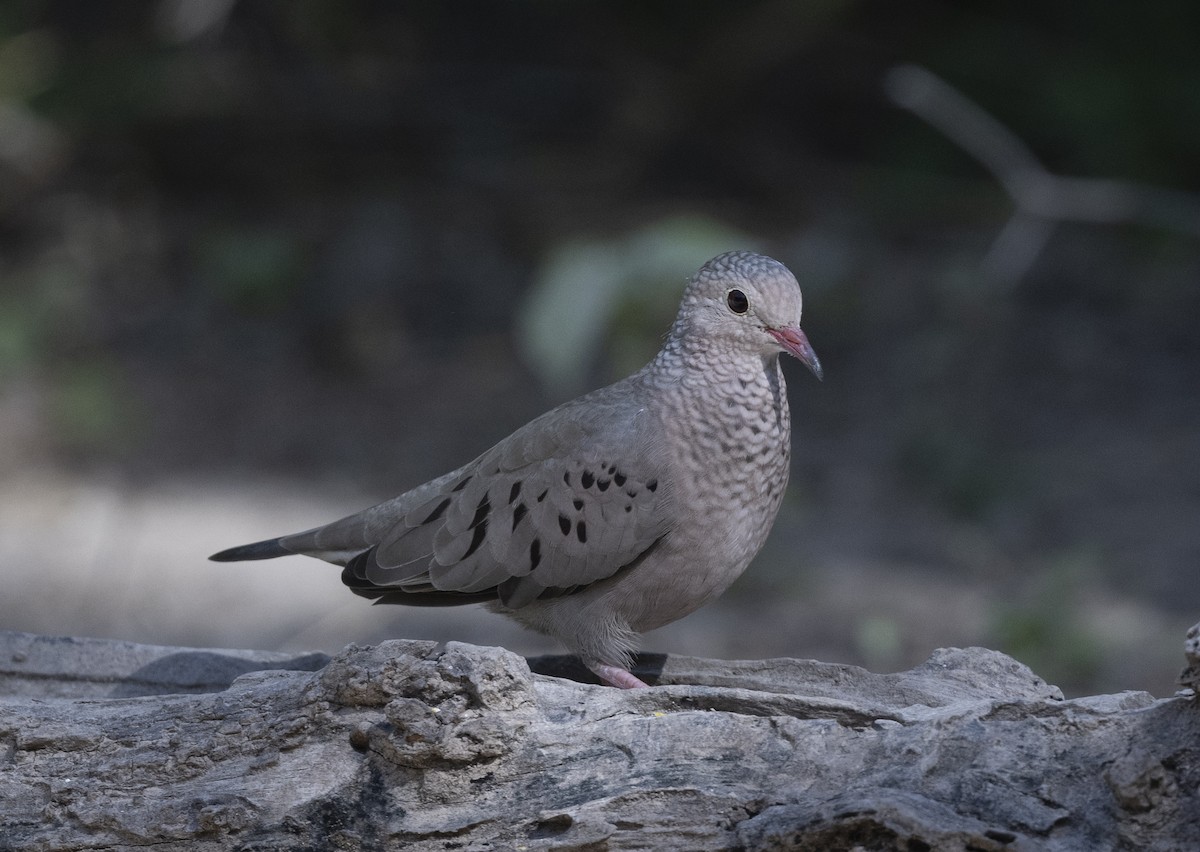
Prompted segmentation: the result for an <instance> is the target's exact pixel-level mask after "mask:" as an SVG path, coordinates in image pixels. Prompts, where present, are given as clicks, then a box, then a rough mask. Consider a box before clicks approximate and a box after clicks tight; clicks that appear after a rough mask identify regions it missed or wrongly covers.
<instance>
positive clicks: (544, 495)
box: [537, 488, 550, 503]
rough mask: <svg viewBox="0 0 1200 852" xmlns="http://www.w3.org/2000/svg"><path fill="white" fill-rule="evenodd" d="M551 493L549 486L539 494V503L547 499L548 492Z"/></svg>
mask: <svg viewBox="0 0 1200 852" xmlns="http://www.w3.org/2000/svg"><path fill="white" fill-rule="evenodd" d="M549 493H550V489H549V488H547V489H546V490H545V491H543V492H542V493H541V494H539V495H538V496H537V501H538V502H539V503H541V502H542V501H543V500H545V499H546V495H547V494H549Z"/></svg>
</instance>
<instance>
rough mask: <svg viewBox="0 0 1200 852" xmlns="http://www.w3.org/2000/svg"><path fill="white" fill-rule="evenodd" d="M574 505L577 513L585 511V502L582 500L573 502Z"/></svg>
mask: <svg viewBox="0 0 1200 852" xmlns="http://www.w3.org/2000/svg"><path fill="white" fill-rule="evenodd" d="M572 503H574V505H575V511H576V512H582V511H583V501H582V500H580V499H579V498H576V499H575V500H573V501H572Z"/></svg>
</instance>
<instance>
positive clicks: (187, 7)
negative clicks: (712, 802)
mask: <svg viewBox="0 0 1200 852" xmlns="http://www.w3.org/2000/svg"><path fill="white" fill-rule="evenodd" d="M1197 32H1200V6H1197V4H1195V3H1193V2H1188V0H1160V2H1157V3H1154V4H1151V5H1148V6H1141V7H1138V8H1137V9H1136V10H1131V9H1130V8H1129V7H1128V5H1127V4H1121V3H1115V2H1101V3H1093V4H1087V5H1083V6H1081V5H1079V4H1076V3H1068V2H1065V0H1048V2H1045V3H1041V4H1037V5H1036V7H1030V6H1028V5H1027V4H1011V3H1003V2H991V3H975V4H969V7H967V8H964V7H963V5H962V4H951V3H945V2H932V0H896V2H868V0H828V2H819V3H794V2H747V3H682V2H678V3H655V4H647V3H640V2H603V3H602V2H587V0H580V2H573V3H556V2H545V1H544V0H543V2H532V0H531V2H479V3H470V4H465V3H464V4H460V3H443V2H409V3H385V2H346V0H297V2H256V1H255V0H158V2H122V0H113V2H106V3H75V2H56V0H40V1H39V0H30V1H29V2H12V1H11V0H10V2H4V3H0V438H2V440H0V581H2V588H3V591H2V592H0V628H2V629H11V630H26V631H35V632H39V633H45V634H51V635H58V634H74V635H90V636H101V637H115V638H120V639H128V640H134V641H141V642H154V643H170V644H196V645H204V646H223V647H257V648H284V649H305V650H307V649H321V650H326V651H335V650H337V649H339V648H340V647H342V646H343V645H345V644H346V643H349V642H360V643H365V642H373V641H378V640H380V639H384V638H394V637H409V638H432V639H438V640H448V639H461V640H466V641H471V642H477V643H482V644H503V645H505V646H506V647H509V648H511V649H513V650H515V651H518V652H522V653H541V652H546V651H554V650H555V646H553V645H552V644H550V643H548V642H546V641H545V640H543V639H541V638H540V637H537V636H535V635H533V634H530V633H527V632H524V631H522V630H520V629H519V628H517V627H515V626H510V625H509V624H508V622H507V621H506V620H504V619H502V618H500V617H498V616H493V615H491V614H489V613H486V612H485V611H483V610H481V609H478V608H476V607H471V608H465V609H456V610H419V609H406V608H400V607H375V608H372V607H370V606H369V605H368V603H367V602H366V601H364V600H362V599H359V598H356V597H354V596H353V595H351V594H349V593H348V592H347V591H346V590H344V589H343V587H342V586H341V584H340V582H339V579H338V571H337V569H336V568H333V567H331V566H327V565H324V564H323V563H319V562H316V561H313V560H306V559H303V558H301V557H295V558H291V559H285V560H282V561H275V562H270V563H249V564H233V565H217V564H213V563H209V562H207V561H206V557H207V555H208V554H209V553H212V552H213V551H216V550H218V549H221V548H224V547H227V546H230V545H234V544H240V543H243V542H246V541H252V540H257V539H261V538H265V537H268V536H274V535H279V534H282V533H287V532H293V531H296V530H300V529H304V528H307V527H310V526H314V525H316V524H319V523H323V522H325V521H328V520H331V519H333V518H335V517H340V516H341V515H343V514H347V513H349V512H351V511H355V510H357V509H360V508H363V507H365V506H367V505H371V504H373V503H375V502H378V501H379V500H382V499H384V498H387V497H391V496H393V495H395V494H397V493H400V492H401V491H403V490H406V489H407V488H409V487H411V486H413V485H416V484H418V483H420V482H423V481H424V480H426V479H427V478H430V477H432V476H434V475H436V474H439V473H442V472H444V471H446V470H449V469H450V468H452V467H455V466H458V465H460V464H462V463H463V462H465V461H467V460H468V459H470V458H472V457H474V456H475V455H476V454H478V453H479V452H481V451H482V450H484V449H486V448H487V447H488V446H490V445H491V444H492V443H494V442H495V441H496V440H498V439H500V438H502V437H504V436H505V435H506V434H508V432H509V431H510V430H511V429H513V428H515V427H517V426H519V425H521V424H523V423H524V422H525V421H526V420H527V419H529V418H530V417H532V416H534V415H536V414H538V413H540V412H542V411H543V410H545V409H547V408H548V407H550V406H552V405H554V404H556V403H558V402H561V401H564V400H566V399H568V398H570V397H572V396H574V395H576V394H578V393H580V392H582V391H585V390H587V389H589V388H591V387H595V386H598V385H600V384H603V383H606V382H608V381H611V380H614V379H616V378H619V377H621V376H623V375H625V374H626V373H628V372H629V371H630V370H631V369H634V368H636V367H637V366H640V364H641V363H643V362H644V360H645V359H646V358H648V357H649V356H650V355H651V354H652V353H653V352H654V351H656V349H657V347H658V343H659V342H660V340H661V336H662V334H663V333H664V332H665V331H666V329H667V327H668V326H669V324H670V322H671V319H672V317H673V314H674V310H675V307H676V305H677V301H678V297H679V294H680V292H681V288H682V285H683V282H684V280H685V279H686V277H687V276H688V275H690V274H691V273H692V272H693V271H694V270H695V269H696V268H697V267H698V266H699V265H700V264H701V263H703V262H704V261H705V260H706V259H707V258H708V257H710V256H712V255H714V254H717V253H718V252H721V251H725V250H728V249H734V248H754V249H758V250H761V251H764V252H766V253H768V254H771V255H772V256H774V257H776V258H778V259H779V260H781V261H783V262H784V263H786V264H787V265H788V266H789V267H790V268H791V269H792V270H793V271H794V272H795V273H796V275H797V277H798V278H799V280H800V282H801V284H802V286H803V288H804V294H805V308H806V311H805V330H806V331H807V333H808V336H809V338H810V339H811V340H812V342H813V344H814V346H815V347H816V350H817V352H818V353H819V355H820V357H821V360H822V362H823V364H824V366H825V370H826V380H825V382H824V383H817V382H816V381H815V380H813V379H812V377H811V376H810V375H808V373H807V372H806V371H805V370H804V369H803V367H802V366H801V365H799V364H797V363H789V364H787V365H786V366H785V369H786V371H787V373H788V377H789V381H790V384H789V393H790V395H791V400H792V411H793V421H794V426H793V431H794V453H793V455H794V469H793V475H792V484H791V487H790V490H789V494H788V500H787V503H786V504H785V506H784V509H783V511H782V513H781V515H780V518H779V521H778V522H777V523H776V525H775V529H774V532H773V534H772V536H771V539H770V541H769V543H768V545H767V547H766V548H765V549H764V551H763V552H762V554H761V555H760V556H759V558H758V559H757V560H756V562H755V564H754V565H753V566H752V567H751V569H750V570H749V571H748V572H747V573H746V575H745V576H744V577H743V578H742V579H741V580H740V581H739V582H738V583H737V584H736V585H735V586H734V587H733V589H731V590H730V591H729V592H728V593H727V594H726V595H725V596H724V597H723V598H722V599H721V600H720V601H719V602H717V603H715V604H713V605H712V606H710V607H708V608H707V609H705V610H703V611H701V612H699V613H697V614H695V615H693V616H691V617H689V618H687V619H685V620H683V621H681V622H679V623H677V624H675V625H672V626H670V627H668V628H665V629H663V630H660V631H657V632H656V633H653V634H650V635H648V636H647V637H646V639H645V642H644V648H645V649H646V650H653V651H666V652H675V653H684V654H695V655H703V656H715V657H726V658H761V657H769V656H798V657H815V658H818V659H822V660H826V661H835V662H849V663H856V664H860V665H865V666H868V667H870V668H872V669H874V670H897V669H901V668H905V667H908V666H911V665H913V664H915V663H917V662H920V661H921V660H923V659H924V658H925V657H926V656H927V655H928V654H929V652H930V651H932V650H933V649H934V648H936V647H939V646H947V645H976V644H978V645H986V646H989V647H993V648H998V649H1001V650H1004V651H1006V652H1008V653H1011V654H1013V655H1014V656H1016V657H1017V658H1018V659H1020V660H1022V661H1023V662H1026V663H1028V664H1029V665H1031V666H1032V667H1033V668H1034V669H1035V670H1036V671H1037V672H1038V673H1039V674H1041V675H1042V676H1043V677H1045V678H1047V679H1048V680H1050V681H1052V682H1055V683H1058V684H1059V685H1060V686H1062V687H1064V689H1066V690H1067V692H1068V693H1069V694H1080V693H1085V692H1091V691H1115V690H1120V689H1129V688H1140V689H1148V690H1150V691H1151V692H1154V693H1155V694H1158V695H1169V694H1171V693H1172V692H1173V691H1174V689H1175V685H1174V678H1175V675H1176V674H1177V672H1178V670H1179V668H1180V667H1181V665H1182V658H1181V655H1180V650H1181V645H1182V641H1183V636H1184V632H1185V630H1186V628H1187V626H1188V625H1190V624H1192V623H1193V622H1195V621H1196V620H1197V618H1198V617H1200V583H1198V582H1197V569H1198V568H1200V394H1198V392H1197V390H1198V389H1200V337H1198V336H1197V333H1196V325H1197V320H1198V319H1200V51H1197V50H1196V49H1195V33H1197ZM934 75H936V76H934ZM1033 158H1036V159H1033ZM1043 167H1044V169H1045V170H1047V171H1046V172H1045V173H1043V172H1042V171H1040V169H1042V168H1043ZM1051 175H1060V176H1066V177H1069V178H1079V179H1087V180H1086V181H1059V180H1057V179H1056V178H1053V177H1051Z"/></svg>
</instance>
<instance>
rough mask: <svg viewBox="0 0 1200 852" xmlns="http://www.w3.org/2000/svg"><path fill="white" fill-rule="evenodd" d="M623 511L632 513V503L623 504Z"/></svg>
mask: <svg viewBox="0 0 1200 852" xmlns="http://www.w3.org/2000/svg"><path fill="white" fill-rule="evenodd" d="M625 511H626V512H632V511H633V504H632V503H626V504H625Z"/></svg>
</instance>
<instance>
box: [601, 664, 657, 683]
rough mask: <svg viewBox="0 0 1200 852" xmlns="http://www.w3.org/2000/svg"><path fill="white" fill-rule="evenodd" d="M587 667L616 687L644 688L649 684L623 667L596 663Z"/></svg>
mask: <svg viewBox="0 0 1200 852" xmlns="http://www.w3.org/2000/svg"><path fill="white" fill-rule="evenodd" d="M589 668H591V670H592V671H593V672H595V673H596V677H598V678H600V680H602V681H604V682H605V683H607V684H608V685H609V686H615V687H617V688H618V689H646V688H648V687H649V684H647V683H643V682H642V681H641V680H639V679H638V678H637V677H635V676H634V675H632V674H630V673H629V672H627V671H625V669H619V668H617V667H616V666H609V665H605V664H604V663H597V664H595V665H592V666H589Z"/></svg>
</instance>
